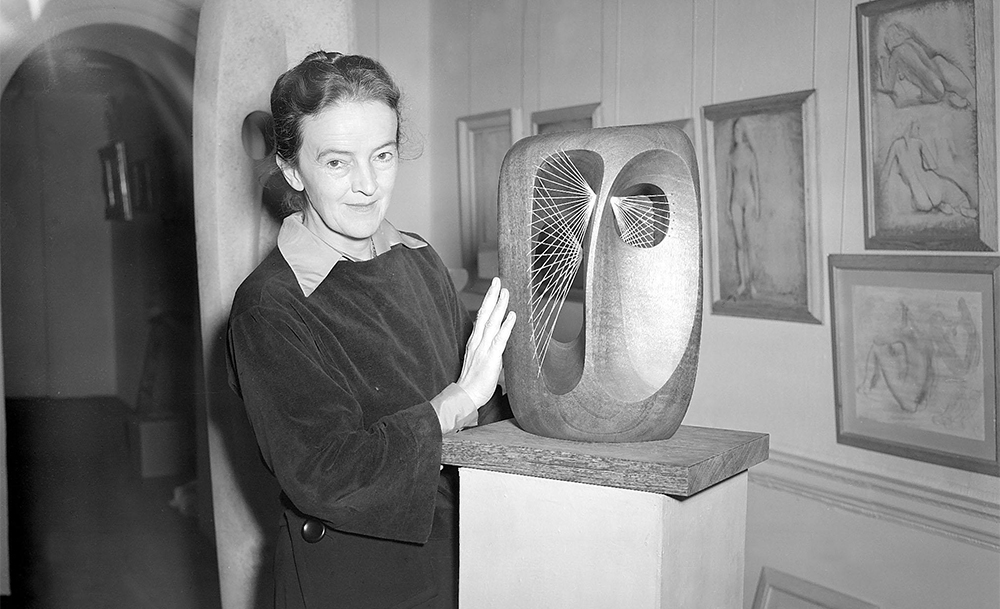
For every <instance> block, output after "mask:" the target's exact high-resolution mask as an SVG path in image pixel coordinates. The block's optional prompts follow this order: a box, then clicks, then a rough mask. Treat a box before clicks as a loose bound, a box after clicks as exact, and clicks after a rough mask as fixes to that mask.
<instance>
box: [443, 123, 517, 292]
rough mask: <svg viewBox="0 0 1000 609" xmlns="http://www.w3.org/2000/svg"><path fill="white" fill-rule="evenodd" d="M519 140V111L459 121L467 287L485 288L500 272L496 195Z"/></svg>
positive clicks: (459, 153)
mask: <svg viewBox="0 0 1000 609" xmlns="http://www.w3.org/2000/svg"><path fill="white" fill-rule="evenodd" d="M519 139H521V111H520V110H518V109H511V110H501V111H499V112H488V113H485V114H476V115H474V116H466V117H464V118H460V119H458V182H459V204H460V215H461V221H462V266H463V268H465V270H466V271H468V273H469V280H470V284H469V288H470V289H473V290H475V289H477V288H482V290H481V291H482V292H483V293H485V291H486V287H488V285H489V281H490V280H491V279H492V278H493V277H494V276H495V275H497V273H498V267H499V253H498V252H499V246H498V242H497V193H498V192H499V189H500V166H501V165H502V164H503V159H504V156H505V155H506V154H507V151H508V150H509V149H510V147H511V146H512V145H513V144H514V142H516V141H517V140H519Z"/></svg>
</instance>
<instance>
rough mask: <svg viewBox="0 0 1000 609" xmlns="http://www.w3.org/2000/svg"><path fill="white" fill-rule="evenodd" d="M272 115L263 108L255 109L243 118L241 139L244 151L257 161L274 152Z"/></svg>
mask: <svg viewBox="0 0 1000 609" xmlns="http://www.w3.org/2000/svg"><path fill="white" fill-rule="evenodd" d="M271 125H272V120H271V115H270V114H269V113H267V112H264V111H263V110H254V111H253V112H251V113H250V114H247V115H246V118H244V119H243V125H242V127H241V128H240V139H241V140H242V141H243V151H244V152H246V153H247V156H248V157H250V158H251V159H253V160H255V161H260V160H262V159H264V158H266V157H267V156H269V155H270V154H272V153H273V152H274V137H273V136H272V133H271V131H272V129H273V127H272V126H271Z"/></svg>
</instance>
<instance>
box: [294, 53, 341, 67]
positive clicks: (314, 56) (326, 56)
mask: <svg viewBox="0 0 1000 609" xmlns="http://www.w3.org/2000/svg"><path fill="white" fill-rule="evenodd" d="M343 56H344V54H343V53H338V52H336V51H314V52H312V53H310V54H309V55H308V56H307V57H306V58H305V59H304V60H303V61H306V62H313V61H321V62H323V63H331V64H332V63H335V62H336V61H337V60H338V59H340V58H341V57H343Z"/></svg>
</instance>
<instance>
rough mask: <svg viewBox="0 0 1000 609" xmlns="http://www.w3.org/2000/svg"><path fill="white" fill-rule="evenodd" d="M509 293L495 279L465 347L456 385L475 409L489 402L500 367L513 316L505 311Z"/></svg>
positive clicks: (511, 327) (512, 325) (501, 366)
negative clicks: (463, 391) (472, 403)
mask: <svg viewBox="0 0 1000 609" xmlns="http://www.w3.org/2000/svg"><path fill="white" fill-rule="evenodd" d="M509 297H510V293H509V292H508V291H507V289H506V288H501V287H500V280H499V279H497V278H496V277H494V278H493V282H492V283H491V284H490V289H489V290H487V291H486V296H485V297H484V298H483V304H481V305H480V306H479V314H478V315H477V316H476V325H475V326H473V328H472V336H470V337H469V342H468V343H466V345H465V360H464V362H463V363H462V374H461V375H460V376H459V377H458V385H459V386H460V387H461V388H462V389H464V390H465V392H466V393H468V394H469V397H471V398H472V401H473V402H475V404H476V408H479V407H480V406H482V405H483V404H485V403H486V402H488V401H489V399H490V398H491V397H493V392H494V391H495V390H496V386H497V379H498V378H499V376H500V370H501V369H502V368H503V357H502V356H503V350H504V348H505V347H506V346H507V339H508V338H510V331H511V329H513V327H514V322H515V320H516V318H517V316H516V315H515V314H514V312H513V311H510V312H509V313H508V312H507V301H508V299H509Z"/></svg>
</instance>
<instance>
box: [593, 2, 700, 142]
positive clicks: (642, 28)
mask: <svg viewBox="0 0 1000 609" xmlns="http://www.w3.org/2000/svg"><path fill="white" fill-rule="evenodd" d="M693 15H694V3H693V1H691V0H688V1H684V2H662V3H650V2H640V1H638V0H622V1H621V3H620V9H619V23H618V24H617V25H618V48H619V56H618V58H617V64H618V66H619V70H618V72H619V76H618V83H617V95H618V118H617V123H618V124H623V125H627V124H634V123H648V122H656V121H664V120H675V119H681V118H693V116H694V113H693V111H692V107H691V103H692V100H691V88H692V86H693V81H692V71H693V65H694V61H693V53H694V45H693V36H694V26H693ZM608 61H610V60H608ZM606 124H610V121H608V123H606Z"/></svg>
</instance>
